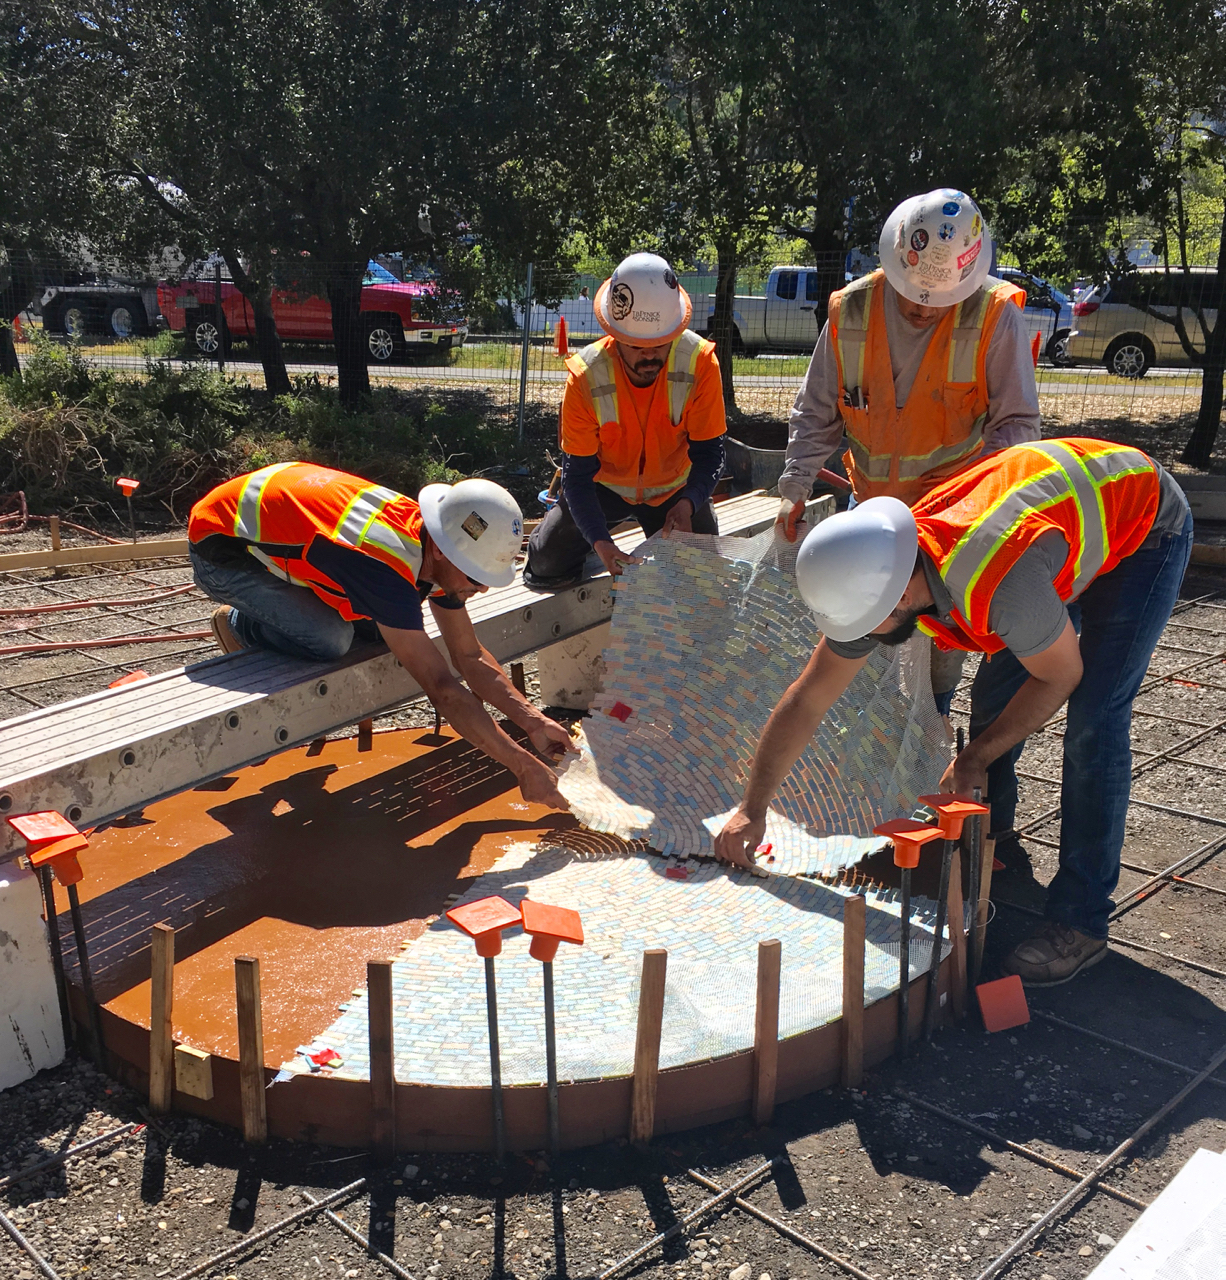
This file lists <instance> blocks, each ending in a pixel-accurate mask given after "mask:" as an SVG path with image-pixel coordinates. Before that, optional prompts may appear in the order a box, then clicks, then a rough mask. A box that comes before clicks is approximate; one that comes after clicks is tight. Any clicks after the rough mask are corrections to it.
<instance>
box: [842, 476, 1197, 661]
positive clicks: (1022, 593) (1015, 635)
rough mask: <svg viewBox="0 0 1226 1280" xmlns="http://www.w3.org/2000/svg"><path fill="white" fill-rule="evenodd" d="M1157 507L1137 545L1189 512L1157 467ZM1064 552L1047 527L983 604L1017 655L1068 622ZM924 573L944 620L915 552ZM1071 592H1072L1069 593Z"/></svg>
mask: <svg viewBox="0 0 1226 1280" xmlns="http://www.w3.org/2000/svg"><path fill="white" fill-rule="evenodd" d="M1158 479H1159V485H1160V488H1159V498H1158V512H1157V515H1155V516H1154V525H1153V528H1152V529H1151V530H1150V531H1149V536H1148V537H1147V538H1146V539H1145V541H1144V543H1142V547H1149V546H1154V545H1156V544H1157V543H1158V541H1160V540H1161V539H1162V538H1163V537H1165V536H1167V535H1169V534H1172V533H1179V532H1180V531H1181V530H1182V529H1183V526H1184V521H1185V520H1186V519H1187V517H1188V500H1187V499H1186V498H1185V497H1184V495H1183V490H1182V489H1180V487H1179V486H1178V484H1176V483H1175V480H1174V478H1173V477H1172V476H1171V475H1170V474H1169V473H1168V472H1167V471H1166V470H1165V469H1164V468H1162V467H1159V468H1158ZM1067 558H1068V543H1067V542H1066V541H1065V539H1064V535H1063V534H1061V533H1060V532H1059V531H1058V530H1055V529H1050V530H1048V532H1046V533H1044V534H1041V535H1040V536H1039V537H1038V538H1036V539H1035V540H1034V542H1033V543H1031V545H1030V546H1029V547H1027V548H1026V550H1025V551H1024V552H1022V554H1021V555H1020V556H1018V558H1017V562H1016V563H1015V564H1014V566H1013V568H1012V569H1010V570H1009V572H1008V573H1006V574H1005V576H1004V577H1003V578H1002V579H1001V580H1000V585H999V586H998V587H997V588H996V590H995V591H994V592H993V593H992V603H991V604H990V605H989V606H988V625H989V626H990V627H991V628H992V631H993V632H994V633H995V634H996V635H998V636H999V637H1000V638H1001V640H1002V641H1004V644H1005V647H1006V648H1007V649H1009V650H1010V651H1011V652H1012V653H1013V654H1014V655H1015V656H1016V657H1018V658H1030V657H1033V656H1034V655H1035V654H1036V653H1042V652H1043V650H1044V649H1048V648H1050V647H1051V646H1052V645H1053V644H1055V642H1056V641H1057V640H1058V639H1059V638H1060V635H1061V633H1062V632H1063V631H1064V627H1065V624H1066V623H1067V622H1068V607H1067V606H1066V605H1065V603H1064V601H1063V600H1061V599H1060V596H1059V594H1058V593H1057V592H1056V586H1055V582H1056V576H1057V574H1059V572H1060V570H1061V569H1062V568H1063V567H1064V562H1065V560H1066V559H1067ZM920 563H921V564H922V565H923V569H924V577H925V579H927V582H928V589H929V591H931V592H932V599H933V603H934V604H935V605H936V608H937V612H938V614H939V616H940V618H941V620H942V621H944V622H946V624H948V622H949V620H950V619H949V614H950V610H951V609H952V608H953V598H952V597H951V596H950V594H949V592H948V591H947V590H946V588H945V583H944V582H942V581H941V575H940V574H939V573H938V572H937V568H936V565H934V564H933V563H932V561H931V560H930V559H929V558H928V556H927V555H925V554H924V553H922V552H921V553H920ZM1074 598H1075V597H1074ZM880 642H881V641H880V637H878V636H861V637H860V639H858V640H831V639H829V638H827V640H826V645H827V647H828V648H829V649H830V650H831V652H833V653H836V654H838V656H839V657H840V658H865V657H867V656H868V655H869V654H870V653H872V651H873V650H874V649H875V648H876V647H877V645H878V644H880Z"/></svg>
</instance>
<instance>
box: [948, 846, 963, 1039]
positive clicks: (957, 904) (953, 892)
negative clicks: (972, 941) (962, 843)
mask: <svg viewBox="0 0 1226 1280" xmlns="http://www.w3.org/2000/svg"><path fill="white" fill-rule="evenodd" d="M946 915H947V916H948V917H949V982H950V987H949V989H950V992H951V995H950V999H951V1000H952V1001H953V1006H954V1017H955V1018H957V1019H958V1020H959V1021H960V1020H961V1019H962V1016H963V1014H965V1013H966V913H965V911H964V909H963V906H962V857H961V854H960V853H955V854H954V860H953V863H952V865H951V866H950V868H949V899H948V906H947V908H946Z"/></svg>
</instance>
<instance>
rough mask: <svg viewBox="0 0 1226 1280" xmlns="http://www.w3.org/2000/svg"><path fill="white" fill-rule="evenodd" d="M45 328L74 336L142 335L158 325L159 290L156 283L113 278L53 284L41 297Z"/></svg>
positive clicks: (40, 303) (115, 336) (40, 304)
mask: <svg viewBox="0 0 1226 1280" xmlns="http://www.w3.org/2000/svg"><path fill="white" fill-rule="evenodd" d="M39 307H40V309H41V311H42V315H43V329H44V330H45V331H46V332H47V333H65V334H67V335H68V336H69V337H71V338H82V337H85V335H86V334H97V333H101V334H106V335H107V336H108V337H111V338H140V337H144V336H145V335H146V334H150V333H152V332H153V331H154V329H155V328H156V326H157V318H158V291H157V288H156V287H155V286H154V285H152V284H133V283H125V282H124V281H120V280H110V281H107V282H106V283H105V284H75V285H49V286H48V287H47V288H46V289H45V290H44V291H43V294H42V297H41V298H40V299H39Z"/></svg>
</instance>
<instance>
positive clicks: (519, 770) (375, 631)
mask: <svg viewBox="0 0 1226 1280" xmlns="http://www.w3.org/2000/svg"><path fill="white" fill-rule="evenodd" d="M187 536H188V540H189V543H190V548H189V555H190V558H191V564H192V572H193V573H194V575H195V578H196V584H197V586H199V587H200V589H201V590H202V591H203V592H204V593H205V595H207V596H208V597H210V599H213V600H216V601H218V603H219V604H220V605H222V606H223V607H221V608H219V609H217V610H215V611H214V613H213V616H212V620H211V621H212V628H213V634H214V636H216V638H217V642H218V644H219V645H220V646H221V649H222V651H223V652H225V653H232V652H234V651H235V650H237V649H241V648H246V647H251V648H264V649H275V650H277V651H278V652H280V653H286V654H290V655H291V656H293V657H296V658H309V659H314V660H317V661H329V660H335V659H337V658H340V657H343V656H344V654H345V653H347V652H348V650H349V646H350V645H351V644H352V643H353V638H354V635H355V634H357V635H359V636H360V637H362V638H363V639H371V640H375V639H378V638H379V637H382V638H383V640H384V641H385V642H386V643H387V647H388V648H389V649H390V650H391V651H392V653H393V654H395V656H396V657H397V658H398V659H399V660H400V663H401V665H402V666H404V668H405V669H406V670H407V671H408V673H409V674H410V675H411V676H412V677H413V679H414V680H416V681H417V683H418V684H419V685H420V686H421V687H422V689H423V690H424V691H425V693H426V694H427V696H428V697H429V699H430V701H431V702H433V703H434V705H435V707H437V708H438V710H439V712H440V713H441V714H442V715H444V716H445V717H446V718H447V720H448V721H449V722H450V723H451V725H452V726H453V727H454V728H455V729H456V730H457V731H458V732H459V733H461V734H462V735H463V736H464V737H465V738H467V739H468V741H469V742H471V743H472V744H473V745H474V746H476V747H480V748H481V750H482V751H484V752H485V753H486V755H488V756H492V757H493V758H494V759H495V760H497V761H498V762H499V763H500V764H503V765H505V766H506V767H507V768H508V769H510V770H511V772H512V773H514V774H515V776H516V778H518V780H519V789H520V791H521V792H522V793H523V797H524V799H525V800H530V801H534V802H536V803H538V804H547V805H550V806H551V807H552V808H554V809H567V808H569V807H570V806H569V805H568V804H567V802H566V800H565V799H564V798H563V796H562V794H561V792H559V791H558V787H557V778H556V776H555V774H554V772H553V770H552V769H551V768H549V766H548V765H547V764H545V763H544V761H542V760H540V759H538V758H537V757H536V756H534V755H533V754H532V753H531V752H530V751H525V750H524V748H523V747H520V746H518V745H517V744H516V743H514V742H512V740H511V739H510V738H509V737H508V736H507V735H506V734H505V733H504V732H503V731H502V730H501V729H500V728H498V726H497V725H496V724H495V723H494V721H493V720H492V719H491V718H490V716H489V715H488V713H487V712H486V710H485V708H484V706H483V705H482V703H485V702H488V703H490V704H491V705H492V706H495V707H497V708H498V709H499V710H500V711H501V712H502V713H503V714H504V715H506V716H507V717H508V718H509V719H510V720H511V721H513V722H514V723H515V724H517V725H519V727H520V728H521V729H523V730H524V731H525V732H526V733H527V735H528V738H529V740H530V741H531V743H532V745H533V746H534V747H535V748H536V749H537V750H538V751H539V752H541V753H542V754H544V755H548V756H551V757H560V756H561V755H563V754H564V753H565V752H566V751H568V750H572V749H573V748H572V745H571V741H570V736H569V734H568V733H567V732H566V730H565V729H564V728H563V727H562V726H561V725H560V724H557V723H555V722H554V721H553V720H550V719H549V718H548V717H547V716H544V715H542V714H541V713H540V712H539V711H538V710H537V709H536V708H535V707H534V706H532V704H531V703H530V702H528V701H527V699H526V698H524V697H523V695H522V694H520V693H519V691H518V690H517V689H516V688H515V686H514V685H512V684H511V682H510V680H508V679H507V677H506V674H505V673H504V672H503V670H502V668H501V667H500V666H499V665H498V663H497V661H496V660H495V659H494V657H493V655H492V654H491V653H490V652H489V651H488V650H487V649H485V648H484V647H483V646H482V644H481V642H480V641H479V640H478V639H477V636H476V633H475V632H474V631H473V624H472V621H471V620H470V618H469V616H468V612H467V610H466V608H465V602H466V601H467V600H468V599H469V598H470V597H472V596H474V595H477V594H479V593H480V592H482V591H485V590H487V588H489V587H502V586H506V585H507V584H508V583H510V581H511V579H512V578H513V577H514V576H515V556H516V554H517V553H518V551H519V548H520V543H521V541H522V538H523V517H522V515H521V513H520V510H519V507H518V506H517V505H516V502H515V499H514V498H513V497H511V495H510V494H509V493H508V492H507V491H506V490H505V489H503V488H500V487H499V486H498V485H496V484H494V483H492V482H491V481H489V480H462V481H460V483H459V484H455V485H445V484H430V485H427V486H426V487H425V488H424V489H423V490H422V491H421V495H420V497H419V498H418V500H417V502H414V501H413V500H412V499H411V498H406V497H405V496H404V495H403V494H399V493H395V492H394V491H393V490H391V489H385V488H383V487H382V486H381V485H377V484H371V483H370V482H369V481H368V480H362V479H359V478H358V477H357V476H351V475H346V474H345V473H344V472H343V471H332V470H329V469H328V468H327V467H317V466H314V465H313V464H311V463H308V462H282V463H277V464H276V465H274V466H271V467H263V468H262V469H261V470H259V471H253V472H251V473H249V474H248V475H242V476H237V477H236V478H235V479H233V480H228V481H227V482H226V483H225V484H221V485H218V486H217V488H216V489H214V490H213V491H212V492H211V493H209V494H206V495H205V496H204V497H203V498H201V500H200V501H199V502H198V503H196V505H195V506H194V507H193V508H192V514H191V518H190V520H189V522H188V527H187ZM424 600H429V602H430V612H431V613H432V614H433V616H434V620H435V622H436V624H437V625H438V629H439V631H440V633H441V634H442V637H443V642H444V643H445V644H446V646H447V652H448V653H449V654H450V655H451V661H452V663H453V664H454V666H455V669H456V670H457V671H458V672H459V673H460V675H461V676H462V677H463V678H464V679H465V680H466V681H467V682H468V689H465V688H464V686H463V685H462V684H460V682H459V680H457V679H456V678H455V676H453V675H452V674H451V671H450V670H449V669H448V666H447V663H446V661H445V660H444V658H443V655H442V654H441V653H440V652H439V651H438V649H436V648H435V646H434V641H433V640H431V639H430V637H429V636H427V635H426V632H425V621H424V619H423V617H422V601H424ZM469 690H471V691H472V692H471V693H470V692H469Z"/></svg>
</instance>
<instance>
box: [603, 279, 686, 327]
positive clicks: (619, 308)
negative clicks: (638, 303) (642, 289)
mask: <svg viewBox="0 0 1226 1280" xmlns="http://www.w3.org/2000/svg"><path fill="white" fill-rule="evenodd" d="M675 287H676V284H675V281H674V288H675ZM633 309H634V290H633V289H631V288H630V286H629V285H628V284H622V282H621V281H620V280H619V281H617V283H616V284H614V285H612V286H611V288H610V289H609V314H610V315H611V316H612V317H613V319H614V320H624V319H625V318H626V317H627V316H628V315H629V314H630V312H631V311H632V310H633Z"/></svg>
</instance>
